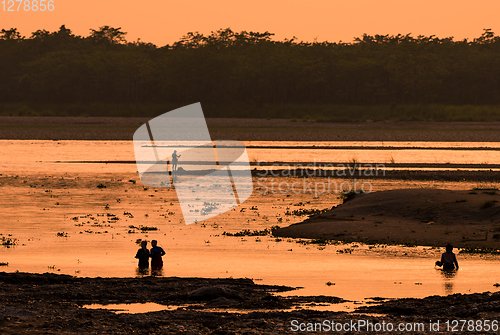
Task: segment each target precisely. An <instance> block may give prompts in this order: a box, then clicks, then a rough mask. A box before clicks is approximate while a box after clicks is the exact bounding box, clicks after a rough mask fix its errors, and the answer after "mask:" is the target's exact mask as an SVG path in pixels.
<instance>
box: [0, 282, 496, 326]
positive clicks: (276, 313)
mask: <svg viewBox="0 0 500 335" xmlns="http://www.w3.org/2000/svg"><path fill="white" fill-rule="evenodd" d="M0 284H1V285H0V292H1V295H2V303H1V305H0V331H1V333H2V334H25V333H35V334H96V333H105V334H131V333H137V334H177V333H183V332H186V333H189V334H263V333H266V334H289V333H291V330H292V326H293V323H292V322H293V320H297V321H298V322H299V323H305V324H307V323H317V322H319V323H322V322H324V320H329V321H330V322H331V321H333V322H336V323H350V322H358V321H359V320H365V321H367V322H371V323H373V324H375V323H382V322H384V323H386V324H387V323H392V324H394V325H398V324H399V323H401V322H404V323H412V324H415V323H421V324H424V326H425V328H424V332H421V333H427V334H430V333H436V332H435V331H434V332H431V331H430V330H429V321H430V320H432V321H433V322H437V321H438V320H441V329H440V330H441V331H443V332H445V333H446V328H445V326H444V322H445V321H446V320H458V319H466V320H478V319H482V320H495V319H496V318H497V317H498V311H500V293H499V292H497V293H493V294H491V293H483V294H472V295H460V294H456V295H453V296H448V297H439V296H433V297H428V298H425V299H400V300H395V301H391V300H389V301H386V300H385V299H383V297H382V298H375V297H374V298H373V299H372V300H373V301H374V302H379V303H380V305H379V304H377V305H376V306H370V307H364V308H361V309H360V310H359V311H356V312H354V313H344V312H337V313H335V312H321V311H311V310H302V309H300V308H298V309H297V308H295V310H293V307H294V306H296V305H297V303H299V302H300V303H309V304H319V305H320V304H322V303H325V302H329V303H331V302H336V301H338V299H336V298H335V297H306V298H305V297H301V298H298V297H286V298H283V297H279V296H274V295H271V293H272V292H276V291H283V290H289V289H290V288H287V287H282V286H263V285H256V284H254V283H253V282H252V281H251V280H249V279H203V278H161V277H144V278H75V277H71V276H64V275H54V274H42V275H37V274H27V273H0ZM214 287H215V288H218V290H217V289H214ZM201 288H203V291H202V292H208V294H205V295H203V294H201V295H200V294H199V293H194V292H199V291H196V290H199V289H201ZM210 292H212V293H210ZM213 292H216V293H215V294H214V293H213ZM217 292H218V293H217ZM224 292H225V293H224ZM146 301H155V302H158V303H160V304H163V305H166V306H169V305H170V307H172V305H174V306H176V305H183V306H184V307H180V308H178V309H175V310H165V311H157V312H149V313H142V314H129V313H124V314H116V313H114V312H113V311H110V310H106V309H87V308H82V306H84V305H86V304H89V303H99V304H110V303H114V304H116V303H141V302H146ZM186 304H187V305H188V306H186ZM290 307H292V309H290ZM214 308H216V309H218V308H222V309H226V308H230V309H231V310H232V311H233V312H232V313H227V312H214V311H211V309H214ZM374 313H377V314H376V315H374ZM297 321H296V322H297ZM360 333H371V332H370V331H368V332H367V331H361V332H360ZM377 333H380V334H388V333H390V332H383V331H382V332H377ZM467 333H468V334H474V333H480V332H475V331H468V332H467Z"/></svg>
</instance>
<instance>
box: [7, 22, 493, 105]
mask: <svg viewBox="0 0 500 335" xmlns="http://www.w3.org/2000/svg"><path fill="white" fill-rule="evenodd" d="M125 35H126V33H124V32H122V31H121V30H120V28H112V27H108V26H105V27H101V28H100V29H99V30H91V31H90V35H89V36H87V37H82V36H76V35H74V34H73V33H72V32H71V30H70V29H67V28H66V27H65V26H61V27H60V29H59V31H55V32H48V31H46V30H38V31H36V32H34V33H32V35H31V36H30V37H23V36H21V35H20V34H19V33H18V32H17V30H16V29H9V30H5V29H2V30H1V32H0V103H19V102H22V103H28V104H68V103H71V104H81V105H85V104H92V103H127V104H144V103H153V104H155V103H158V104H162V103H173V104H179V105H183V104H188V103H192V102H197V101H201V102H202V103H212V104H219V103H226V104H227V103H229V104H231V103H238V104H251V105H262V104H339V105H381V104H398V105H399V104H403V105H405V104H447V105H465V104H471V105H493V104H500V37H499V36H495V35H494V33H493V32H491V31H490V30H489V29H486V30H485V31H484V33H483V34H482V36H480V37H478V38H476V39H474V40H472V41H468V40H462V41H455V40H453V38H437V37H435V36H430V37H428V36H418V37H412V36H411V35H409V34H408V35H397V36H389V35H376V36H369V35H363V36H362V37H361V38H356V39H355V41H354V42H353V43H329V42H322V43H304V42H298V41H295V40H294V39H290V40H289V39H285V40H284V41H273V40H272V39H271V38H272V36H273V34H271V33H269V32H265V33H256V32H246V31H242V32H239V33H237V32H233V31H231V30H230V29H224V30H219V31H217V32H213V33H212V34H210V35H209V36H204V35H202V34H198V33H188V34H187V35H186V36H184V37H183V38H182V39H181V40H179V41H178V42H176V43H174V44H172V45H166V46H164V47H157V46H155V45H153V44H150V43H143V42H140V41H137V42H133V43H131V42H127V41H126V40H125Z"/></svg>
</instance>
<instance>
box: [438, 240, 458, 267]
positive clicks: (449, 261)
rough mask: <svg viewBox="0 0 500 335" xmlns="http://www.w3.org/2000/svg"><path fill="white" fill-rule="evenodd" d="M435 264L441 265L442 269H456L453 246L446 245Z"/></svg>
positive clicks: (456, 263) (456, 262)
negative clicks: (444, 250)
mask: <svg viewBox="0 0 500 335" xmlns="http://www.w3.org/2000/svg"><path fill="white" fill-rule="evenodd" d="M436 265H437V266H442V267H443V270H455V269H456V270H458V261H457V256H455V254H454V253H453V246H452V245H451V244H447V245H446V252H445V253H443V254H442V255H441V260H440V261H436Z"/></svg>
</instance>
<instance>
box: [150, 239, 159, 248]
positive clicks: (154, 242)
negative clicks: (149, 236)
mask: <svg viewBox="0 0 500 335" xmlns="http://www.w3.org/2000/svg"><path fill="white" fill-rule="evenodd" d="M157 244H158V242H157V241H156V240H152V241H151V245H152V246H153V248H154V247H156V245H157Z"/></svg>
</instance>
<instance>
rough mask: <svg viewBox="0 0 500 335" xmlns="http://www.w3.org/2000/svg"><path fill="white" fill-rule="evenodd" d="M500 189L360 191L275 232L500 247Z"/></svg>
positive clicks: (336, 237)
mask: <svg viewBox="0 0 500 335" xmlns="http://www.w3.org/2000/svg"><path fill="white" fill-rule="evenodd" d="M499 200H500V194H498V193H497V191H496V190H480V189H478V190H471V191H456V190H455V191H451V190H440V189H403V190H390V191H381V192H373V193H369V194H357V195H355V196H354V197H353V198H352V199H350V200H348V201H347V202H345V203H344V204H342V205H339V206H336V207H334V208H333V209H332V210H330V211H328V212H325V213H322V214H318V215H315V216H312V217H310V218H308V219H307V220H305V221H303V222H300V223H296V224H293V225H291V226H289V227H285V228H281V229H278V230H275V231H274V233H273V234H274V235H275V236H280V237H302V238H325V239H332V240H345V241H360V242H375V243H390V244H394V243H395V244H410V245H425V246H444V245H446V244H447V243H451V244H453V245H454V246H455V247H460V248H465V247H469V248H493V249H500V224H499V219H500V206H499V205H498V203H499Z"/></svg>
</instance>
